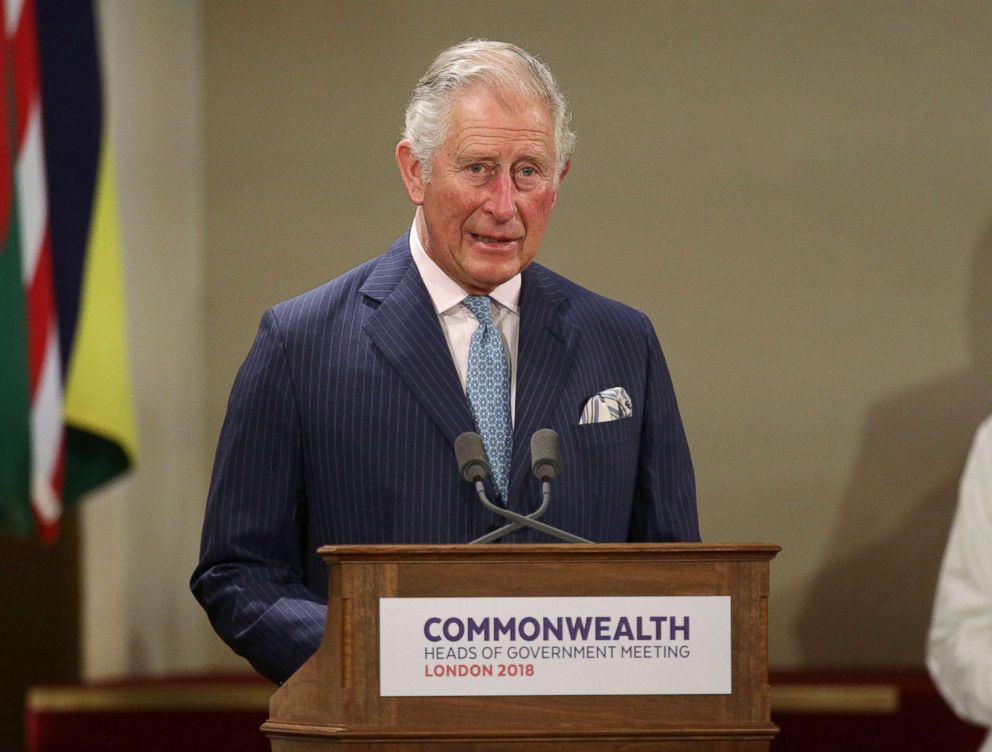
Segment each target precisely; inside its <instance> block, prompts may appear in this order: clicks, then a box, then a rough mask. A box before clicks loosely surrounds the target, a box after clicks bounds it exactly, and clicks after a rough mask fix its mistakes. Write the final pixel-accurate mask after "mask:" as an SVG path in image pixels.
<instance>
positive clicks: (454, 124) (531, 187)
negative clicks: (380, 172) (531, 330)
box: [396, 86, 568, 295]
mask: <svg viewBox="0 0 992 752" xmlns="http://www.w3.org/2000/svg"><path fill="white" fill-rule="evenodd" d="M449 125H450V127H449V129H448V137H447V138H446V139H445V141H444V142H443V143H442V144H441V146H440V148H439V149H438V151H437V154H436V155H435V157H434V164H433V171H432V174H431V179H430V182H424V181H423V178H422V174H421V170H420V163H419V162H417V161H416V160H415V159H414V158H413V156H412V154H410V152H409V145H408V142H406V141H401V142H400V144H399V146H397V150H396V154H397V160H398V162H399V164H400V171H401V173H403V179H404V182H405V183H406V186H407V191H408V192H409V194H410V198H411V199H412V200H413V202H414V203H415V204H419V205H420V206H421V208H422V216H423V226H419V223H418V229H420V231H421V238H422V240H423V241H424V247H425V250H426V251H427V253H428V255H429V256H430V257H431V258H432V259H434V261H435V263H437V265H438V266H440V267H441V269H443V270H444V272H445V273H446V274H447V275H448V276H449V277H451V278H452V279H453V280H455V281H456V282H458V283H459V284H460V285H461V286H462V287H463V288H464V289H465V290H466V291H467V292H469V293H472V294H476V295H478V294H485V293H489V292H491V291H492V290H493V289H494V288H496V287H498V286H499V285H501V284H503V283H504V282H506V281H507V280H508V279H510V278H511V277H513V276H514V275H515V274H517V273H518V272H520V271H521V270H522V269H523V268H524V267H526V266H527V265H528V264H529V263H530V262H531V261H532V260H533V259H534V256H535V255H536V254H537V247H538V246H539V245H540V243H541V238H542V237H543V235H544V229H545V227H546V226H547V224H548V219H549V217H550V216H551V210H552V209H553V208H554V206H555V202H556V201H557V198H558V185H559V183H560V179H559V180H556V179H555V178H556V176H555V174H554V170H555V141H554V128H553V124H552V121H551V115H550V113H549V112H548V110H547V108H546V107H545V106H543V105H542V104H540V103H537V102H531V101H527V100H521V99H519V98H508V99H506V100H505V101H504V102H502V103H501V101H500V100H499V99H497V98H496V96H495V95H493V94H492V92H490V91H489V89H488V88H486V87H484V86H475V87H472V88H470V89H468V90H467V91H465V92H464V93H462V94H461V95H459V96H458V97H457V98H456V99H455V101H454V106H453V107H452V109H451V114H450V121H449ZM566 172H568V166H567V165H566V167H565V169H564V170H563V171H562V174H561V176H560V178H564V176H565V173H566Z"/></svg>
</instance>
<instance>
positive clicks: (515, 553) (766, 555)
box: [317, 543, 782, 563]
mask: <svg viewBox="0 0 992 752" xmlns="http://www.w3.org/2000/svg"><path fill="white" fill-rule="evenodd" d="M781 550H782V549H781V548H780V547H779V546H776V545H772V544H768V543H490V544H445V545H425V544H413V545H409V544H407V545H378V546H370V545H360V546H355V545H350V546H321V547H320V548H319V549H317V554H318V555H319V556H321V557H323V559H324V561H326V562H328V563H332V562H334V563H336V562H340V563H348V562H376V561H378V562H401V561H407V562H413V561H454V560H463V561H464V560H471V561H496V560H507V559H514V560H518V561H521V560H522V561H527V560H541V561H561V560H569V559H582V560H586V561H590V560H599V561H617V560H621V559H641V560H644V559H649V560H658V561H665V560H691V559H718V560H736V561H741V560H751V561H768V560H771V559H772V558H774V557H775V554H777V553H778V552H779V551H781Z"/></svg>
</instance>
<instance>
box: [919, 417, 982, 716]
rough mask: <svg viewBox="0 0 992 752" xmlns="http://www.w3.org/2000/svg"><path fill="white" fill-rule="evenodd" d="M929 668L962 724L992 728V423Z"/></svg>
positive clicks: (947, 568)
mask: <svg viewBox="0 0 992 752" xmlns="http://www.w3.org/2000/svg"><path fill="white" fill-rule="evenodd" d="M927 668H928V669H929V670H930V675H931V676H932V677H933V679H934V682H935V683H936V684H937V687H938V688H939V689H940V692H941V694H942V695H943V696H944V699H945V700H947V702H948V704H949V705H950V706H951V707H952V708H953V709H954V711H955V712H956V713H957V714H958V715H959V716H960V717H962V718H964V719H966V720H968V721H971V722H973V723H979V724H982V725H985V726H992V419H987V420H986V421H985V423H983V424H982V426H981V427H980V428H979V429H978V433H977V434H976V436H975V441H974V444H973V445H972V448H971V452H970V454H969V456H968V462H967V464H966V466H965V471H964V475H963V476H962V478H961V489H960V495H959V499H958V508H957V512H956V513H955V516H954V522H953V524H952V526H951V533H950V536H949V538H948V541H947V549H946V550H945V552H944V560H943V563H942V565H941V569H940V578H939V580H938V581H937V594H936V598H935V600H934V608H933V616H932V618H931V622H930V634H929V638H928V641H927Z"/></svg>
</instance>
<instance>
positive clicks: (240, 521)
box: [192, 236, 699, 681]
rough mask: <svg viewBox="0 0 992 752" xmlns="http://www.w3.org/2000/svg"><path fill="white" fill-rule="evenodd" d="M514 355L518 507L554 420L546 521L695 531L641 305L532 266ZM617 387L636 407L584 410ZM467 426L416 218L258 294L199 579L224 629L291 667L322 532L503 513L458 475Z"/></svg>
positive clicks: (309, 609)
mask: <svg viewBox="0 0 992 752" xmlns="http://www.w3.org/2000/svg"><path fill="white" fill-rule="evenodd" d="M517 362H518V364H519V365H518V374H517V404H516V424H515V426H514V433H513V442H514V447H513V462H512V467H511V476H510V494H509V507H510V508H511V509H514V510H516V511H519V512H529V511H532V510H533V509H536V508H537V506H538V505H539V503H540V488H539V483H538V481H537V480H536V479H535V478H534V477H533V476H532V475H531V473H530V462H529V454H530V437H531V435H532V434H533V433H534V431H535V430H537V429H538V428H545V427H547V428H553V429H554V430H555V431H557V432H558V433H559V434H560V435H561V447H562V471H561V475H559V477H558V479H557V480H556V481H555V485H554V492H553V498H552V503H551V507H550V509H549V510H548V511H547V513H546V514H545V516H544V517H543V520H544V521H546V522H548V523H550V524H552V525H555V526H557V527H560V528H564V529H566V530H568V531H570V532H573V533H576V534H578V535H581V536H583V537H586V538H589V539H590V540H593V541H598V542H607V541H629V540H649V541H694V540H698V539H699V529H698V523H697V518H696V499H695V482H694V478H693V471H692V463H691V460H690V458H689V450H688V446H687V444H686V439H685V434H684V432H683V429H682V421H681V419H680V417H679V412H678V407H677V405H676V402H675V394H674V391H673V389H672V384H671V380H670V378H669V375H668V370H667V367H666V365H665V361H664V359H663V356H662V353H661V348H660V346H659V344H658V340H657V338H656V337H655V333H654V330H653V328H652V326H651V323H650V322H649V320H648V319H647V317H646V316H644V315H643V314H641V313H639V312H637V311H634V310H633V309H631V308H628V307H627V306H624V305H622V304H620V303H617V302H614V301H611V300H608V299H606V298H603V297H601V296H599V295H596V294H594V293H591V292H589V291H588V290H585V289H583V288H581V287H579V286H578V285H575V284H573V283H571V282H569V281H568V280H566V279H564V278H562V277H560V276H559V275H557V274H554V273H553V272H551V271H549V270H548V269H546V268H544V267H542V266H540V265H538V264H531V265H530V266H529V267H528V268H527V269H526V270H525V271H524V272H523V283H522V288H521V297H520V335H519V342H518V357H517ZM615 386H622V387H624V388H625V389H626V390H627V392H628V393H629V395H630V397H631V400H632V402H633V416H632V417H630V418H626V419H621V420H616V421H612V422H607V423H598V424H591V425H578V420H579V416H580V414H581V411H582V408H583V405H584V404H585V402H586V400H588V399H589V398H590V397H592V396H593V395H595V394H597V393H598V392H600V391H602V390H604V389H608V388H610V387H615ZM473 430H475V426H474V423H473V420H472V416H471V413H470V411H469V406H468V401H467V399H466V397H465V394H464V391H463V389H462V387H461V384H460V382H459V379H458V375H457V372H456V370H455V366H454V364H453V363H452V360H451V353H450V351H449V349H448V345H447V341H446V339H445V336H444V333H443V332H442V330H441V326H440V323H439V322H438V318H437V314H436V312H435V311H434V308H433V305H432V303H431V300H430V297H429V296H428V293H427V289H426V287H425V286H424V283H423V281H422V279H421V277H420V274H419V272H418V271H417V267H416V265H415V264H414V263H413V261H412V258H411V256H410V249H409V245H408V239H407V236H404V237H402V238H400V239H399V240H398V241H397V242H396V243H394V244H393V246H392V247H391V248H390V249H389V251H388V252H386V253H385V254H384V255H382V256H379V257H378V258H375V259H372V260H371V261H369V262H367V263H365V264H363V265H362V266H360V267H358V268H356V269H354V270H352V271H351V272H348V273H347V274H345V275H344V276H342V277H339V278H338V279H335V280H333V281H331V282H328V283H327V284H325V285H323V286H322V287H319V288H317V289H315V290H312V291H310V292H308V293H305V294H303V295H301V296H299V297H297V298H294V299H292V300H289V301H286V302H284V303H280V304H279V305H277V306H275V307H273V308H272V309H270V310H269V311H267V312H266V314H265V316H264V317H263V319H262V322H261V325H260V327H259V331H258V335H257V338H256V340H255V343H254V345H253V346H252V349H251V352H250V353H249V355H248V357H247V359H246V360H245V363H244V365H243V366H242V367H241V370H240V371H239V373H238V376H237V379H236V380H235V383H234V387H233V389H232V392H231V398H230V402H229V404H228V411H227V417H226V419H225V421H224V427H223V429H222V431H221V436H220V441H219V444H218V448H217V456H216V459H215V464H214V472H213V479H212V481H211V485H210V494H209V498H208V501H207V510H206V519H205V521H204V526H203V538H202V542H201V553H200V563H199V566H198V567H197V569H196V571H195V572H194V574H193V579H192V587H193V591H194V593H195V594H196V597H197V598H198V599H199V601H200V602H201V603H202V604H203V606H204V608H205V609H206V610H207V612H208V614H209V616H210V620H211V622H212V624H213V626H214V628H215V629H216V630H217V632H218V633H219V634H220V635H221V637H223V638H224V639H225V640H226V641H227V642H228V644H229V645H231V647H232V648H233V649H234V650H235V651H236V652H238V653H239V654H241V655H243V656H245V657H246V658H247V659H248V660H249V661H250V662H251V663H252V665H254V666H255V668H256V669H257V670H258V671H259V672H260V673H262V674H264V675H266V676H268V677H269V678H271V679H274V680H276V681H282V680H284V679H286V678H287V677H288V676H289V675H290V674H291V673H292V672H293V671H295V670H296V669H297V668H298V667H299V666H300V665H301V664H302V663H303V662H304V661H305V660H306V658H307V657H308V656H309V655H310V654H311V653H313V651H314V650H316V648H317V646H318V644H319V642H320V637H321V635H322V632H323V627H324V621H325V618H326V605H325V603H326V598H327V578H326V573H325V571H324V565H323V562H322V561H321V560H320V559H319V558H317V556H316V555H315V550H316V548H317V547H318V546H320V545H323V544H331V543H333V544H347V543H465V542H467V541H469V540H472V539H473V538H476V537H478V536H479V535H481V534H483V533H485V532H486V531H488V530H490V529H492V528H493V527H495V526H497V525H499V524H501V522H502V521H503V520H502V519H501V518H496V517H495V515H493V514H491V513H489V512H487V511H486V510H485V509H484V508H483V507H482V506H481V505H480V503H479V501H478V499H477V498H476V496H475V492H474V489H473V488H472V486H471V485H470V484H468V483H466V482H465V481H463V480H461V479H460V478H459V474H458V467H457V463H456V461H455V456H454V451H453V449H452V445H453V442H454V439H455V437H456V436H458V435H459V434H460V433H462V432H463V431H473ZM493 496H494V494H493V490H492V487H491V486H490V498H493ZM543 538H544V536H543V535H541V534H539V533H536V532H535V531H532V530H521V531H518V532H516V533H514V534H513V535H511V536H509V538H508V539H506V540H509V541H512V542H536V541H539V540H542V539H543Z"/></svg>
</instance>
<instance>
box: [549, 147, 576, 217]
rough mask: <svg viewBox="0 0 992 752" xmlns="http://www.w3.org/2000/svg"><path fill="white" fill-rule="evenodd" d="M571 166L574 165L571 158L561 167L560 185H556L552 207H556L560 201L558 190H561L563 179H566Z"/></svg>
mask: <svg viewBox="0 0 992 752" xmlns="http://www.w3.org/2000/svg"><path fill="white" fill-rule="evenodd" d="M571 167H572V160H571V159H570V160H568V161H567V162H566V163H565V166H564V167H562V168H561V175H559V176H558V185H557V186H556V187H555V195H554V198H552V199H551V208H552V209H554V208H555V205H556V204H557V203H558V191H560V190H561V184H562V181H563V180H564V179H565V176H566V175H567V174H568V171H569V169H571Z"/></svg>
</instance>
